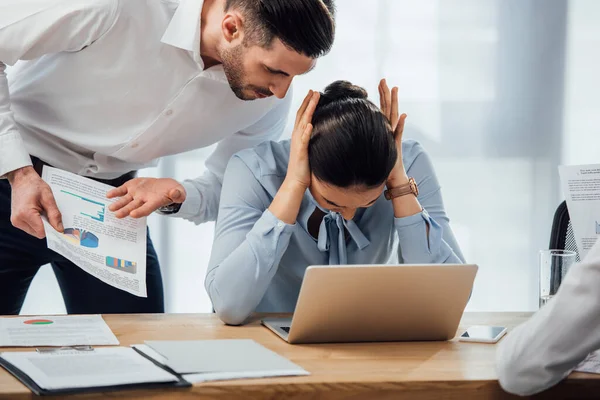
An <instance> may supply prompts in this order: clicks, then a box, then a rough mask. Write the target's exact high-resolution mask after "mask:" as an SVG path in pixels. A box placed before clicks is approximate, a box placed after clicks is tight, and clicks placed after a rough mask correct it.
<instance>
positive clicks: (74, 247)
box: [42, 166, 147, 297]
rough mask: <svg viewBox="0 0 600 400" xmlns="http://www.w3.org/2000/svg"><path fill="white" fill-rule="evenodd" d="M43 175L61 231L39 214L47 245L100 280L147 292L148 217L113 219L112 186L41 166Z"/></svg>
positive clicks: (131, 290) (118, 286) (133, 290)
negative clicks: (60, 216) (62, 226)
mask: <svg viewBox="0 0 600 400" xmlns="http://www.w3.org/2000/svg"><path fill="white" fill-rule="evenodd" d="M42 178H43V179H44V181H46V183H48V185H50V188H51V189H52V193H53V194H54V198H55V199H56V204H57V205H58V209H59V210H60V212H61V214H62V220H63V225H64V227H65V233H64V234H61V233H58V232H57V231H55V230H54V228H52V226H50V224H49V223H48V221H46V220H45V218H44V219H43V221H44V228H45V231H46V241H47V242H48V248H49V249H51V250H54V251H55V252H57V253H58V254H60V255H62V256H63V257H65V258H67V259H68V260H70V261H71V262H73V263H74V264H75V265H77V266H78V267H80V268H81V269H83V270H84V271H86V272H87V273H89V274H91V275H93V276H95V277H96V278H98V279H100V280H101V281H102V282H104V283H107V284H109V285H111V286H114V287H116V288H118V289H121V290H124V291H126V292H128V293H131V294H133V295H136V296H139V297H146V296H147V294H146V218H139V219H133V218H131V217H127V218H124V219H117V218H116V217H115V216H114V213H112V212H110V211H108V206H109V205H110V204H111V203H113V202H115V201H116V199H107V198H106V193H107V192H108V191H109V190H110V189H112V186H109V185H105V184H103V183H100V182H96V181H94V180H92V179H89V178H85V177H83V176H79V175H75V174H72V173H70V172H66V171H62V170H60V169H56V168H52V167H47V166H46V167H44V170H43V172H42Z"/></svg>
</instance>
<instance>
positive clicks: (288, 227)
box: [205, 80, 463, 325]
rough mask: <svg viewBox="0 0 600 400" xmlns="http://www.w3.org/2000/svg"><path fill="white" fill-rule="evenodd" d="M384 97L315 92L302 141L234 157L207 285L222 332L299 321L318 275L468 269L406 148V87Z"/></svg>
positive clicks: (307, 105) (338, 89) (421, 161)
mask: <svg viewBox="0 0 600 400" xmlns="http://www.w3.org/2000/svg"><path fill="white" fill-rule="evenodd" d="M379 96H380V102H381V109H378V108H377V107H376V106H375V105H374V104H373V103H371V102H370V101H369V100H367V93H366V91H365V90H364V89H362V88H360V87H357V86H354V85H352V84H350V83H349V82H345V81H337V82H334V83H332V84H331V85H329V86H328V87H327V88H326V89H325V91H324V92H323V93H322V94H321V93H318V92H314V93H313V92H312V91H310V92H309V94H308V95H307V96H306V98H305V99H304V102H303V104H302V106H301V107H300V109H299V110H298V113H297V114H296V123H295V127H294V132H293V133H292V138H291V140H288V141H283V142H265V143H263V144H261V145H259V146H257V147H255V148H254V149H249V150H244V151H242V152H240V153H238V154H236V155H235V156H234V157H233V158H232V159H231V161H230V162H229V164H228V166H227V171H226V172H225V178H224V183H223V191H222V193H221V203H220V208H219V214H218V217H217V226H216V232H215V242H214V245H213V250H212V255H211V260H210V263H209V267H208V272H207V276H206V282H205V287H206V290H207V291H208V294H209V296H210V298H211V300H212V302H213V306H214V308H215V310H216V312H217V313H218V315H219V317H220V318H221V320H223V322H225V323H227V324H232V325H237V324H241V323H243V322H244V321H245V320H246V318H247V317H248V316H249V315H250V314H251V313H252V312H255V311H258V312H293V311H294V307H295V305H296V300H297V299H298V294H299V291H300V285H301V283H302V279H303V276H304V271H305V270H306V268H307V267H308V266H309V265H324V264H325V265H327V264H329V265H335V264H383V263H387V262H389V260H390V258H391V257H392V256H394V255H397V257H398V261H399V262H401V263H410V264H430V263H462V262H463V257H462V254H461V252H460V249H459V247H458V244H457V243H456V240H455V239H454V235H453V234H452V231H451V229H450V226H449V222H448V218H447V217H446V213H445V211H444V206H443V203H442V196H441V193H440V186H439V183H438V181H437V178H436V176H435V173H434V171H433V167H432V165H431V162H430V160H429V157H428V156H427V154H426V153H425V151H424V150H423V148H422V147H421V146H420V145H419V144H418V143H417V142H415V141H408V140H407V141H402V132H403V128H404V120H405V118H406V115H405V114H402V115H399V114H398V89H397V88H394V89H393V90H392V91H391V92H390V90H389V88H388V86H387V84H386V83H385V80H382V81H381V83H380V85H379ZM386 188H387V190H386ZM349 295H351V293H349Z"/></svg>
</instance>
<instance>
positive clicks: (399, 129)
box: [394, 114, 406, 142]
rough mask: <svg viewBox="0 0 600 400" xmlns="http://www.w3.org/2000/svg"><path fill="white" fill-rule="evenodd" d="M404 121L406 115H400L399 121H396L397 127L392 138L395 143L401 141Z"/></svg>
mask: <svg viewBox="0 0 600 400" xmlns="http://www.w3.org/2000/svg"><path fill="white" fill-rule="evenodd" d="M404 121H406V114H402V115H401V116H400V119H399V120H398V126H397V127H396V130H395V132H394V137H395V138H396V141H400V142H401V141H402V135H403V134H404Z"/></svg>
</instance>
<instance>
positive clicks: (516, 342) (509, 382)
mask: <svg viewBox="0 0 600 400" xmlns="http://www.w3.org/2000/svg"><path fill="white" fill-rule="evenodd" d="M598 349H600V241H597V242H596V244H595V245H594V247H593V248H592V249H591V250H590V252H589V253H588V255H587V256H586V258H585V259H584V260H583V261H582V262H581V263H579V264H577V265H575V266H573V267H572V268H571V269H570V271H569V273H568V274H567V276H566V277H565V280H564V281H563V282H562V284H561V285H560V288H559V290H558V292H557V293H556V295H555V296H554V298H552V300H550V301H549V302H548V304H546V305H545V306H544V307H542V309H541V310H540V311H538V312H537V313H536V314H535V315H534V316H533V317H532V318H531V319H530V320H529V321H527V322H526V323H524V324H522V325H521V326H519V327H517V328H516V329H515V330H514V331H513V332H510V333H509V334H508V335H507V336H506V338H505V339H504V340H503V341H502V342H501V343H500V345H499V347H498V353H497V370H498V377H499V380H500V385H501V386H502V388H503V389H504V390H506V391H507V392H510V393H513V394H518V395H521V396H529V395H532V394H535V393H538V392H541V391H543V390H545V389H548V388H550V387H552V386H554V385H556V384H557V383H558V382H560V381H561V380H563V379H564V378H566V377H567V375H569V374H570V373H571V371H572V370H573V369H574V368H575V367H576V366H577V365H578V364H579V363H580V362H581V361H583V360H584V359H585V357H586V356H587V355H588V354H589V353H591V352H593V351H595V350H598Z"/></svg>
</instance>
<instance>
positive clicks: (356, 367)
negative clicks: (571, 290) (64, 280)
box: [0, 313, 600, 400]
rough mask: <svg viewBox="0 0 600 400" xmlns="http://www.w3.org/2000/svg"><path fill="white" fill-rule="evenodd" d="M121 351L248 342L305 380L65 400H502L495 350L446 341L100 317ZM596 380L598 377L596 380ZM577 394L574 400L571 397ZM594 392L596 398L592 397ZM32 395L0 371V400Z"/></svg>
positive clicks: (497, 320)
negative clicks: (333, 338) (291, 335)
mask: <svg viewBox="0 0 600 400" xmlns="http://www.w3.org/2000/svg"><path fill="white" fill-rule="evenodd" d="M528 316H529V314H524V313H520V314H519V313H486V314H480V313H467V314H465V316H464V318H463V320H462V322H461V327H460V330H463V329H464V328H466V327H468V326H470V325H476V324H494V325H503V326H506V327H508V328H509V329H510V328H513V327H515V326H516V325H517V324H519V323H521V322H523V321H525V320H526V319H527V317H528ZM105 320H106V322H107V323H108V325H109V326H110V327H111V328H112V330H113V332H114V333H115V335H116V336H117V337H118V338H119V340H120V342H121V345H123V346H127V345H130V344H135V343H142V342H143V341H144V340H161V339H162V340H166V339H181V340H194V339H234V338H250V339H254V340H255V341H257V342H258V343H261V344H262V345H264V346H266V347H268V348H269V349H271V350H273V351H276V352H277V353H279V354H281V355H283V356H285V357H287V358H289V359H291V360H292V361H294V362H296V363H297V364H299V365H301V366H302V367H304V368H305V369H306V370H308V371H310V372H311V373H312V375H310V376H305V377H288V378H271V379H254V380H240V381H227V382H211V383H203V384H197V385H195V386H194V387H193V388H191V389H189V388H188V389H175V390H169V391H154V390H148V391H120V392H111V393H110V394H97V395H85V396H69V397H70V398H98V399H99V398H108V397H110V398H143V399H217V398H219V399H221V398H234V399H284V398H285V399H288V398H293V399H301V398H302V399H303V398H310V399H317V398H318V399H322V398H326V399H375V398H384V399H432V400H433V399H435V400H441V399H460V400H463V399H504V398H514V397H513V396H510V395H508V394H506V393H504V392H503V391H502V389H501V388H500V386H499V385H498V381H497V377H496V372H495V369H494V359H495V349H496V347H495V346H494V345H489V344H479V343H463V342H458V341H457V340H456V339H454V340H453V341H450V342H430V343H364V344H327V345H294V346H292V345H288V344H287V343H285V342H284V341H283V340H281V339H279V338H278V337H277V336H275V335H274V334H273V333H271V332H270V331H268V330H267V329H265V328H264V327H262V326H260V325H259V323H258V321H256V322H254V323H252V324H249V325H247V326H244V327H229V326H224V325H223V324H222V323H221V322H220V321H219V320H218V319H217V317H216V316H215V315H213V314H171V315H106V316H105ZM597 378H598V379H597ZM575 393H576V394H575ZM594 393H595V395H594ZM599 394H600V377H598V376H596V375H587V374H575V375H573V376H572V377H571V379H569V380H567V381H566V382H565V383H561V384H560V385H558V386H557V387H555V388H554V389H552V390H550V391H548V392H546V393H544V394H543V395H541V396H537V397H536V398H553V399H554V398H577V399H580V398H598V396H599ZM33 397H34V396H32V394H31V392H29V390H28V389H26V388H25V387H24V386H23V385H22V384H21V383H20V382H19V381H17V380H16V379H15V378H13V377H12V376H11V375H10V374H8V373H7V372H6V371H4V370H3V369H0V398H2V399H11V400H18V399H29V398H33Z"/></svg>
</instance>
